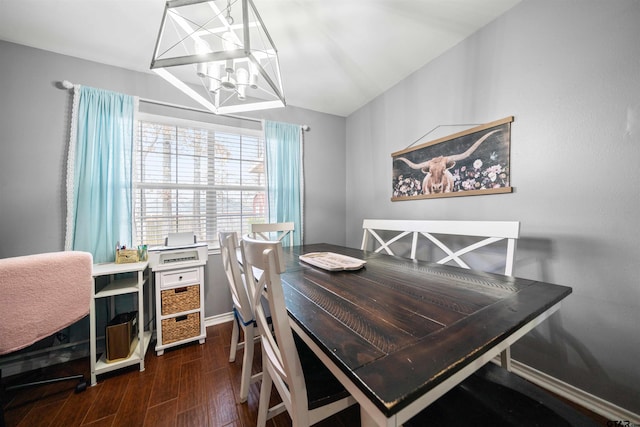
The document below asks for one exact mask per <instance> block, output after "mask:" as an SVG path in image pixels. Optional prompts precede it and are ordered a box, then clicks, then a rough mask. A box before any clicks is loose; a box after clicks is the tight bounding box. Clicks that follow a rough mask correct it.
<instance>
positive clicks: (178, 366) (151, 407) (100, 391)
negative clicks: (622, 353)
mask: <svg viewBox="0 0 640 427" xmlns="http://www.w3.org/2000/svg"><path fill="white" fill-rule="evenodd" d="M230 336H231V323H230V322H228V323H224V324H221V325H217V326H212V327H209V328H207V340H206V343H205V344H203V345H199V344H197V343H193V344H189V345H185V346H181V347H175V348H172V349H168V350H165V353H164V355H163V356H160V357H157V356H156V355H155V352H154V351H152V349H151V348H150V349H149V351H148V353H147V357H146V359H145V366H146V369H145V371H144V372H140V371H139V370H138V368H137V366H136V367H131V368H127V369H124V370H119V371H116V372H115V373H112V374H105V375H101V376H99V377H98V384H97V385H96V386H94V387H88V388H87V390H86V391H84V392H81V393H77V394H76V393H74V388H75V382H73V381H70V382H66V383H58V384H50V385H46V386H40V387H37V388H34V389H30V390H20V391H17V392H14V393H13V394H9V395H8V396H6V399H5V420H6V425H7V427H13V426H21V427H22V426H24V427H37V426H64V427H70V426H92V427H103V426H104V427H107V426H113V427H115V426H127V427H129V426H150V427H151V426H153V427H162V426H197V427H206V426H212V427H213V426H215V427H218V426H242V427H249V426H255V422H256V415H257V411H258V396H259V394H260V388H259V384H260V383H257V384H253V385H252V386H251V389H250V393H249V399H248V402H247V403H244V404H237V403H236V401H235V396H237V394H238V390H239V383H240V368H241V360H242V353H239V355H238V357H237V359H236V362H234V363H229V361H228V357H229V342H230ZM256 354H257V355H259V354H260V350H259V348H258V349H257V351H256ZM259 363H260V357H255V362H254V369H259V368H260V367H259ZM89 371H90V367H89V360H88V359H83V360H77V361H72V362H68V363H65V364H61V365H56V366H54V367H51V368H47V369H46V370H45V372H43V374H44V375H46V376H56V375H73V374H76V373H83V374H85V376H86V378H87V379H88V378H89ZM12 380H13V378H9V379H5V380H3V381H4V383H5V384H6V385H10V384H11V381H12ZM272 399H273V400H274V402H275V401H277V399H278V397H277V395H276V393H273V394H272ZM598 418H599V417H597V418H596V419H597V420H598V422H599V423H601V425H603V426H604V425H606V422H605V421H604V420H602V419H598ZM359 425H360V415H359V408H358V406H357V405H354V406H353V407H351V408H349V409H347V410H345V411H343V412H342V413H340V414H338V415H336V416H334V417H332V418H329V419H327V420H325V421H323V422H322V423H320V424H318V426H320V427H351V426H359ZM267 426H269V427H283V426H291V420H290V418H289V416H288V415H287V414H286V413H284V414H280V415H279V416H277V417H275V418H274V419H272V420H269V422H268V423H267Z"/></svg>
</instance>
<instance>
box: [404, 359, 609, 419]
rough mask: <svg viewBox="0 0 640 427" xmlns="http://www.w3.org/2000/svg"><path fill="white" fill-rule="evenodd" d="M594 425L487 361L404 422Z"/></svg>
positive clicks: (558, 401)
mask: <svg viewBox="0 0 640 427" xmlns="http://www.w3.org/2000/svg"><path fill="white" fill-rule="evenodd" d="M425 425H446V426H469V425H473V426H492V427H516V426H517V427H537V426H540V427H542V426H554V427H561V426H576V427H577V426H580V427H583V426H584V427H586V426H596V425H597V424H596V423H595V422H594V421H593V420H591V419H590V418H589V417H587V416H586V415H584V414H582V413H580V412H579V411H577V410H575V409H574V408H572V407H570V406H569V405H567V404H565V403H564V402H562V401H560V400H559V399H557V398H556V397H554V396H552V395H551V394H549V393H548V392H546V391H544V390H542V389H541V388H539V387H538V386H536V385H534V384H532V383H530V382H528V381H527V380H525V379H523V378H521V377H519V376H517V375H516V374H513V373H511V372H508V371H506V370H505V369H502V368H500V367H498V366H496V365H494V364H493V363H488V364H487V365H486V366H484V367H483V368H482V369H480V370H479V371H478V372H476V373H475V374H473V375H471V376H470V377H469V378H467V379H466V380H465V381H463V382H462V383H461V384H460V385H458V386H457V387H455V388H453V389H452V390H450V391H449V392H448V393H447V394H445V395H444V396H442V397H441V398H440V399H438V400H436V401H435V402H434V403H432V404H431V405H430V406H429V407H428V408H426V409H425V410H424V411H422V412H421V413H420V414H418V415H417V416H415V417H414V418H412V419H411V420H410V421H408V422H406V423H405V426H407V427H418V426H425Z"/></svg>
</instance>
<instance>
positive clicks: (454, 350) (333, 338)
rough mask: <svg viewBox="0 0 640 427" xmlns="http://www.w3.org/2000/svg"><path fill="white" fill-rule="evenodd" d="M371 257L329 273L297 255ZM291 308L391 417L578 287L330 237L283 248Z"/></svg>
mask: <svg viewBox="0 0 640 427" xmlns="http://www.w3.org/2000/svg"><path fill="white" fill-rule="evenodd" d="M310 252H334V253H340V254H343V255H348V256H352V257H355V258H359V259H363V260H366V265H365V266H364V267H363V268H362V269H360V270H357V271H338V272H331V271H325V270H322V269H320V268H317V267H314V266H311V265H309V264H306V263H304V262H303V261H300V260H299V259H298V256H299V255H301V254H306V253H310ZM284 254H285V258H286V264H287V271H286V272H285V273H284V274H283V276H282V278H283V287H284V292H285V299H286V305H287V309H288V310H289V314H290V316H291V317H292V319H293V320H294V322H295V323H297V325H299V326H300V328H301V329H302V330H303V331H304V332H305V333H306V334H307V335H308V336H309V337H310V338H311V339H312V340H313V341H314V342H315V343H316V344H318V346H319V347H320V348H321V349H322V351H323V352H325V354H326V355H328V356H329V357H330V359H331V360H332V361H333V362H334V363H335V364H336V365H337V366H338V367H339V369H340V370H341V371H342V372H344V373H345V374H346V375H347V377H348V378H349V379H350V380H351V381H352V382H353V383H354V384H355V385H356V386H357V387H358V388H359V389H360V390H361V391H362V392H363V393H364V394H365V395H366V396H367V397H368V398H369V399H370V400H371V401H372V402H373V403H374V404H375V406H376V407H378V408H379V409H380V411H382V413H383V414H385V416H387V417H389V416H391V415H393V414H395V413H397V412H398V411H400V410H401V409H402V408H404V407H406V406H407V405H408V404H410V403H411V402H413V401H414V400H415V399H417V398H418V397H420V396H421V395H423V394H425V393H426V392H427V391H429V390H431V389H432V388H433V387H435V386H437V385H438V384H440V383H441V382H442V381H444V380H446V379H447V378H449V377H450V376H452V375H453V374H455V373H456V372H457V371H458V370H460V369H462V367H464V366H465V365H467V364H469V363H471V362H472V361H474V360H475V359H477V358H479V357H480V356H481V355H483V354H484V353H485V352H487V351H488V350H489V349H491V348H493V347H494V346H495V345H496V344H497V343H500V342H502V341H503V340H504V339H505V338H507V337H509V336H510V335H511V334H512V333H513V332H515V331H516V330H518V329H519V328H521V327H522V326H523V325H525V324H526V323H527V322H529V321H531V320H533V319H534V318H536V317H537V316H539V315H540V314H542V313H544V312H545V311H546V310H547V309H549V308H550V307H552V306H554V305H555V304H557V303H558V302H560V301H561V300H562V299H563V298H565V297H566V296H567V295H569V294H570V293H571V288H569V287H566V286H559V285H553V284H549V283H543V282H538V281H534V280H527V279H520V278H513V277H507V276H502V275H497V274H490V273H484V272H479V271H475V270H466V269H461V268H457V267H448V266H442V265H438V264H433V263H428V262H422V261H413V260H411V259H406V258H400V257H393V256H388V255H383V254H375V253H373V252H363V251H360V250H357V249H350V248H345V247H340V246H334V245H328V244H315V245H305V246H298V247H294V248H291V249H287V248H285V251H284Z"/></svg>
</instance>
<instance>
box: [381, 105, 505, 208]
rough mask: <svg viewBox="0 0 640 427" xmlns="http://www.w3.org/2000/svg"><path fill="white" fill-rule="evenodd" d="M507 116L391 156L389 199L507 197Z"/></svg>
mask: <svg viewBox="0 0 640 427" xmlns="http://www.w3.org/2000/svg"><path fill="white" fill-rule="evenodd" d="M511 122H513V116H510V117H507V118H505V119H502V120H497V121H495V122H491V123H487V124H484V125H480V126H476V127H474V128H472V129H468V130H466V131H463V132H458V133H456V134H453V135H450V136H446V137H443V138H440V139H437V140H435V141H431V142H427V143H424V144H420V145H418V146H416V147H411V148H410V149H409V148H408V149H405V150H402V151H398V152H395V153H393V154H391V157H392V158H393V196H392V197H391V200H392V201H394V202H395V201H401V200H416V199H429V198H435V197H457V196H477V195H482V194H496V193H510V192H511V191H512V189H511V187H510V182H509V154H510V149H509V144H510V142H511Z"/></svg>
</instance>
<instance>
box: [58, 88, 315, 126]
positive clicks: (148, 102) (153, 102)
mask: <svg viewBox="0 0 640 427" xmlns="http://www.w3.org/2000/svg"><path fill="white" fill-rule="evenodd" d="M61 84H62V87H63V88H65V89H73V87H74V86H75V85H74V84H73V83H71V82H70V81H69V80H63V81H62V83H61ZM138 100H139V101H141V102H146V103H147V104H156V105H163V106H165V107H172V108H179V109H182V110H189V111H195V112H197V113H207V114H213V115H214V116H219V117H227V118H230V119H239V120H247V121H250V122H257V123H262V120H260V119H254V118H252V117H244V116H236V115H233V114H216V113H214V112H213V111H209V110H204V109H201V108H194V107H187V106H186V105H180V104H172V103H170V102H165V101H158V100H155V99H148V98H141V97H138ZM302 127H303V129H304V128H305V127H306V128H308V126H306V125H303V126H302ZM304 130H307V129H304Z"/></svg>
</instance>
